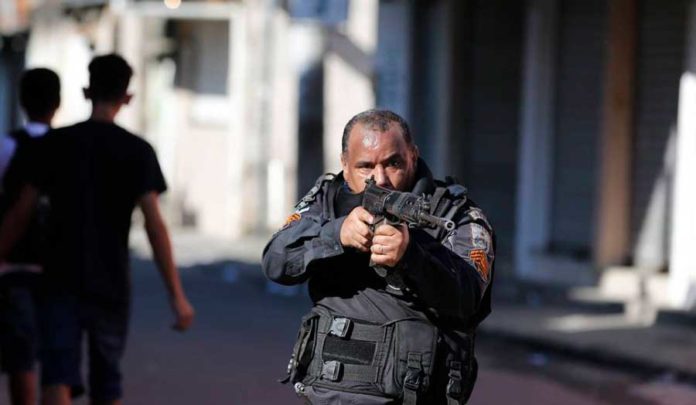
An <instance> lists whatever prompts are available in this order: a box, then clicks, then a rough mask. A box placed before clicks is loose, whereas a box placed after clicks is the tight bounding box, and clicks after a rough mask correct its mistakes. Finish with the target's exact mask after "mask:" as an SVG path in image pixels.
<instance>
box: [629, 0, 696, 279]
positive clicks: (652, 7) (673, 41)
mask: <svg viewBox="0 0 696 405" xmlns="http://www.w3.org/2000/svg"><path fill="white" fill-rule="evenodd" d="M686 14H687V13H686V2H685V1H683V0H673V1H662V0H643V1H641V3H640V20H639V26H638V27H639V28H638V29H639V32H638V38H639V45H638V60H637V69H638V72H637V73H638V74H637V83H636V84H637V89H638V91H637V95H636V96H637V100H636V121H635V123H636V128H635V140H634V155H633V156H634V157H633V185H632V186H633V187H632V206H631V235H632V240H633V246H634V248H633V255H634V262H635V264H636V265H639V266H657V267H660V266H665V265H666V264H667V257H668V254H669V219H670V209H671V202H670V200H669V197H670V193H671V190H670V189H671V182H672V176H671V173H672V171H671V169H672V168H671V163H670V160H671V159H673V156H670V153H671V152H670V150H669V147H668V146H669V142H670V135H671V134H672V133H673V131H675V130H676V123H677V109H678V103H679V80H680V76H681V73H682V67H683V61H684V40H685V32H686Z"/></svg>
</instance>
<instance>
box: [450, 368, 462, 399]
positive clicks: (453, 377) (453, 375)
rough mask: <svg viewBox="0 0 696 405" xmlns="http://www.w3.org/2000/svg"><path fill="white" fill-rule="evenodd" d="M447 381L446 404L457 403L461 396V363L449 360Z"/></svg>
mask: <svg viewBox="0 0 696 405" xmlns="http://www.w3.org/2000/svg"><path fill="white" fill-rule="evenodd" d="M448 377H449V381H447V405H458V404H459V399H460V398H461V397H462V363H460V362H458V361H451V362H450V366H449V373H448Z"/></svg>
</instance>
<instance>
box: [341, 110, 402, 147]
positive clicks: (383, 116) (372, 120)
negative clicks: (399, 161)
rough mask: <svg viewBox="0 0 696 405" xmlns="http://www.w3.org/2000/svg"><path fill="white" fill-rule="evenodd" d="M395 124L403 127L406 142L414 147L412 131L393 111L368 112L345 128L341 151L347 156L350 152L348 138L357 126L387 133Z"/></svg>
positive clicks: (350, 121)
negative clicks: (392, 124)
mask: <svg viewBox="0 0 696 405" xmlns="http://www.w3.org/2000/svg"><path fill="white" fill-rule="evenodd" d="M392 122H394V123H396V124H398V125H399V126H400V127H401V132H402V133H403V135H404V140H405V141H406V143H407V144H408V145H413V139H412V138H411V130H410V129H409V127H408V124H407V123H406V120H405V119H403V118H401V116H400V115H399V114H397V113H395V112H393V111H389V110H377V109H373V110H367V111H363V112H361V113H360V114H357V115H355V116H353V118H351V119H350V120H349V121H348V123H347V124H346V126H345V127H344V128H343V138H342V139H341V150H342V152H343V153H344V154H345V153H346V152H347V151H348V138H349V137H350V131H352V130H353V127H354V126H355V124H360V125H363V126H365V127H368V128H370V129H373V130H378V131H380V132H385V131H387V130H389V126H390V125H391V123H392Z"/></svg>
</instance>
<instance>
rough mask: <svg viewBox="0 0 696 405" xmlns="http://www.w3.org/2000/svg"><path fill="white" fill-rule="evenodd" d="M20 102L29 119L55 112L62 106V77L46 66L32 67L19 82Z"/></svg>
mask: <svg viewBox="0 0 696 405" xmlns="http://www.w3.org/2000/svg"><path fill="white" fill-rule="evenodd" d="M19 104H20V105H21V106H22V108H23V109H24V112H25V113H26V114H27V115H28V116H29V119H36V118H42V117H45V116H46V115H48V114H53V113H54V112H55V110H57V109H58V106H60V79H59V78H58V75H57V74H56V72H54V71H52V70H50V69H46V68H36V69H30V70H27V71H26V72H24V74H22V78H21V79H20V82H19Z"/></svg>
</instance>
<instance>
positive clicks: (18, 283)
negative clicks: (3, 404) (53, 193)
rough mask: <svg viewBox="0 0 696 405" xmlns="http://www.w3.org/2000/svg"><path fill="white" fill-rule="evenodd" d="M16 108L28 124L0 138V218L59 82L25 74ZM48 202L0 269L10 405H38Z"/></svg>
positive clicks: (1, 349)
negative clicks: (39, 289)
mask: <svg viewBox="0 0 696 405" xmlns="http://www.w3.org/2000/svg"><path fill="white" fill-rule="evenodd" d="M19 102H20V105H21V107H22V110H24V113H25V114H26V118H27V122H26V124H25V125H24V126H23V127H22V128H20V129H17V130H14V131H11V132H10V133H9V134H8V136H7V137H4V138H0V179H2V186H1V187H0V214H4V213H5V212H6V211H7V209H8V208H9V206H10V205H11V204H12V202H13V201H14V199H15V198H16V197H17V194H18V193H19V191H20V187H21V186H22V184H21V181H22V177H23V176H24V175H26V171H27V170H29V168H28V167H25V165H36V164H40V162H36V161H19V160H18V159H14V157H15V156H16V155H17V154H18V153H19V152H18V151H19V150H21V149H23V148H26V147H29V146H28V145H29V144H31V143H33V142H34V141H35V140H36V139H39V138H41V137H42V136H43V135H45V134H46V132H47V131H48V130H49V129H50V126H51V121H52V120H53V116H54V115H55V113H56V110H57V109H58V106H59V105H60V79H59V78H58V75H57V74H56V73H55V72H53V71H52V70H49V69H44V68H36V69H31V70H27V71H26V72H24V74H23V75H22V78H21V80H20V83H19ZM48 209H49V205H48V201H47V199H45V198H41V199H40V201H39V203H38V205H37V206H36V207H35V210H34V211H35V212H34V215H33V218H32V220H31V223H30V225H29V229H28V231H27V232H26V233H25V235H24V237H23V238H22V240H20V241H19V242H18V243H17V244H16V245H15V246H14V248H13V249H12V252H10V255H9V257H8V258H7V260H8V262H9V263H8V264H7V265H5V266H4V267H3V268H0V370H2V371H3V372H6V373H7V374H8V375H9V391H10V392H9V394H10V402H11V403H12V404H14V405H20V404H21V405H34V404H36V372H35V371H34V367H35V364H36V359H37V350H38V337H39V336H38V334H39V332H38V325H37V319H36V305H35V297H34V293H35V289H36V284H37V282H38V277H39V274H40V272H41V263H42V261H43V247H44V246H43V245H44V240H45V238H44V236H45V229H44V225H45V220H46V218H47V215H48Z"/></svg>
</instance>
